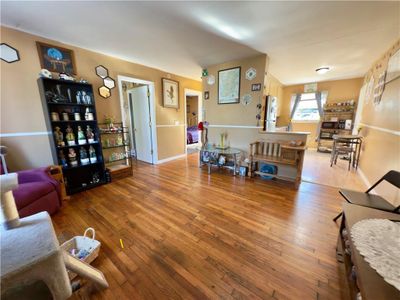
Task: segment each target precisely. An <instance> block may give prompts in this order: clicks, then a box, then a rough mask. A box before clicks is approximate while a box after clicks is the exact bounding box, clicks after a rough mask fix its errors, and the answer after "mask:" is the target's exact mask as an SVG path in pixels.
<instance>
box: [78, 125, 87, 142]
mask: <svg viewBox="0 0 400 300" xmlns="http://www.w3.org/2000/svg"><path fill="white" fill-rule="evenodd" d="M78 144H79V145H84V144H86V138H85V135H84V134H83V131H82V128H81V126H78Z"/></svg>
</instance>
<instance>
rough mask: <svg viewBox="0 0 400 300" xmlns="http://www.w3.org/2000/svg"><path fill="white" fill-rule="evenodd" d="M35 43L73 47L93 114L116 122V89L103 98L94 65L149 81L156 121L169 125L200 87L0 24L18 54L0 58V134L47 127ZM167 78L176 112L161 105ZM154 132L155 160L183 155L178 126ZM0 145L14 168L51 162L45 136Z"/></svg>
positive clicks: (181, 116) (9, 140) (3, 37)
mask: <svg viewBox="0 0 400 300" xmlns="http://www.w3.org/2000/svg"><path fill="white" fill-rule="evenodd" d="M36 41H42V42H47V43H50V44H54V45H60V46H64V47H66V48H69V49H72V50H74V53H75V61H76V67H77V74H78V75H77V78H80V77H83V78H85V79H87V80H88V81H89V82H90V83H92V84H93V88H94V89H95V99H96V107H97V113H98V117H99V119H100V120H101V119H102V117H103V116H104V115H105V114H107V115H113V116H115V118H116V120H117V121H120V120H121V111H120V103H119V101H120V99H119V94H118V87H116V88H115V89H114V90H112V96H111V97H110V98H108V99H103V98H101V97H100V96H98V94H97V88H98V87H99V86H100V85H101V79H100V78H99V77H97V76H96V74H95V71H94V68H95V67H96V66H97V65H99V64H102V65H104V66H106V67H107V68H108V70H109V74H110V76H111V77H112V78H114V79H115V80H117V76H118V75H125V76H130V77H134V78H140V79H143V80H148V81H153V82H154V84H155V91H156V95H155V96H156V97H155V98H156V119H157V120H156V121H157V125H173V124H175V121H178V122H180V124H184V121H185V115H184V105H185V100H184V89H185V88H188V89H193V90H199V91H200V90H201V82H200V81H195V80H191V79H187V78H184V77H180V76H176V75H173V74H170V75H169V74H168V73H167V72H164V71H160V70H157V69H153V68H149V67H146V66H143V65H139V64H135V63H130V62H127V61H124V60H121V59H117V58H114V57H111V56H106V55H102V54H99V53H96V52H92V51H88V50H85V49H82V48H77V47H73V46H69V45H63V44H61V43H59V42H55V41H50V40H47V39H45V38H41V37H38V36H34V35H30V34H27V33H24V32H20V31H17V30H13V29H9V28H6V27H1V42H5V43H8V44H10V45H12V46H13V47H15V48H16V49H18V50H19V53H20V56H21V61H19V62H16V63H12V64H7V63H5V62H3V61H1V133H2V134H9V133H21V132H23V133H25V132H28V133H29V132H43V131H46V130H47V129H46V126H45V122H44V115H43V111H42V106H41V100H40V96H39V90H38V85H37V82H36V80H37V78H38V73H39V71H40V69H41V68H40V63H39V58H38V54H37V49H36V44H35V42H36ZM167 76H171V79H174V80H177V81H179V89H180V91H179V99H180V107H179V109H178V110H176V109H170V108H164V107H163V106H162V98H161V78H162V77H167ZM199 77H200V74H199ZM157 131H158V133H159V134H160V136H158V158H159V159H164V158H168V157H171V156H176V155H180V154H184V153H185V149H184V146H182V145H183V144H184V141H185V135H184V132H183V130H177V129H176V128H174V127H173V126H171V127H163V129H162V130H157ZM161 135H162V136H161ZM1 143H2V144H4V145H6V146H10V148H11V150H12V151H11V153H10V154H9V155H8V158H7V160H8V162H9V165H10V168H11V169H14V170H19V169H24V168H28V167H38V166H44V165H48V164H50V163H52V159H51V155H50V152H49V151H50V150H49V148H50V145H49V142H48V139H46V138H43V136H33V137H26V136H20V137H3V138H2V140H1ZM181 144H182V145H181Z"/></svg>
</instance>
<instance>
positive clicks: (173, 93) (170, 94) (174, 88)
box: [161, 78, 179, 109]
mask: <svg viewBox="0 0 400 300" xmlns="http://www.w3.org/2000/svg"><path fill="white" fill-rule="evenodd" d="M161 80H162V99H163V106H164V107H166V108H175V109H178V108H179V82H178V81H175V80H172V79H168V78H162V79H161Z"/></svg>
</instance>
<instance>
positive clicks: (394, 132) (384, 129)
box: [360, 123, 400, 136]
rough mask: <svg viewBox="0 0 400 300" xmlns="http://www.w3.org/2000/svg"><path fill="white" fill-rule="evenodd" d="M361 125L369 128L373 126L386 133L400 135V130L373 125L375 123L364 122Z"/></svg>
mask: <svg viewBox="0 0 400 300" xmlns="http://www.w3.org/2000/svg"><path fill="white" fill-rule="evenodd" d="M360 125H361V126H364V127H367V128H372V129H375V130H379V131H382V132H386V133H390V134H394V135H399V136H400V131H396V130H392V129H387V128H382V127H378V126H373V125H368V124H364V123H360Z"/></svg>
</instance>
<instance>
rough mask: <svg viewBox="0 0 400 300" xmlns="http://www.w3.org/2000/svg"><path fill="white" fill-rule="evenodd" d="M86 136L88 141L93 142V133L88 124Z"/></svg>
mask: <svg viewBox="0 0 400 300" xmlns="http://www.w3.org/2000/svg"><path fill="white" fill-rule="evenodd" d="M86 138H87V140H88V143H94V133H93V130H92V128H90V126H89V125H87V126H86Z"/></svg>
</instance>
